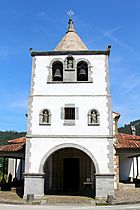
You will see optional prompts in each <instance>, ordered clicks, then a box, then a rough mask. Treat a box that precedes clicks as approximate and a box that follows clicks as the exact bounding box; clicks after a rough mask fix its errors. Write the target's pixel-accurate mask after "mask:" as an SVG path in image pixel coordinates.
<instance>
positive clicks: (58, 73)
mask: <svg viewBox="0 0 140 210" xmlns="http://www.w3.org/2000/svg"><path fill="white" fill-rule="evenodd" d="M52 80H53V81H63V64H62V63H61V62H60V61H55V62H54V63H53V64H52Z"/></svg>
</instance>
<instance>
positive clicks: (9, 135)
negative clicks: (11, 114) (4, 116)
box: [0, 131, 26, 145]
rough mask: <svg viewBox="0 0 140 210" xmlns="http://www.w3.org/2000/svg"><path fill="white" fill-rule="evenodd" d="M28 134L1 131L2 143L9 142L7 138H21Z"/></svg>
mask: <svg viewBox="0 0 140 210" xmlns="http://www.w3.org/2000/svg"><path fill="white" fill-rule="evenodd" d="M25 135H26V132H17V131H0V145H5V144H7V140H11V139H16V138H20V137H23V136H25Z"/></svg>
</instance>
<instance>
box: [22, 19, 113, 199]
mask: <svg viewBox="0 0 140 210" xmlns="http://www.w3.org/2000/svg"><path fill="white" fill-rule="evenodd" d="M30 53H31V56H32V79H31V89H30V96H29V105H28V122H27V136H26V153H25V174H24V180H25V181H24V198H26V197H27V195H28V194H34V197H35V198H40V197H42V196H43V195H44V194H49V193H64V194H76V193H81V194H86V192H87V191H88V192H89V191H90V194H92V195H93V196H95V197H96V198H106V197H107V195H108V194H110V195H114V162H113V157H114V154H113V129H112V127H113V126H112V106H111V95H110V87H109V86H110V84H109V72H108V71H109V69H108V58H109V54H110V46H109V47H108V48H107V50H104V51H101V50H99V51H98V50H96V51H93V50H88V48H87V47H86V46H85V44H84V43H83V41H82V40H81V38H80V37H79V35H78V34H77V32H76V31H75V29H74V24H73V20H72V18H71V17H70V19H69V25H68V30H67V32H66V34H65V36H64V37H63V38H62V40H61V41H60V42H59V44H58V45H57V46H56V48H55V49H54V50H53V51H45V52H36V51H33V50H32V49H31V50H30Z"/></svg>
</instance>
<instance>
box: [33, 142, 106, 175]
mask: <svg viewBox="0 0 140 210" xmlns="http://www.w3.org/2000/svg"><path fill="white" fill-rule="evenodd" d="M30 144H31V145H30V146H31V148H30V152H31V153H30V154H31V155H30V157H29V162H30V169H29V173H30V172H31V173H39V170H40V164H41V162H42V160H43V158H44V157H45V156H46V154H47V153H48V152H49V151H50V150H52V149H53V148H55V147H57V146H60V145H65V146H66V145H71V146H72V145H77V146H78V147H79V149H80V148H81V151H83V150H82V148H84V149H85V151H88V152H89V154H90V153H92V155H93V157H94V159H95V162H94V164H96V163H97V165H98V167H99V171H96V173H99V172H100V173H103V174H108V173H109V168H108V164H109V159H108V153H109V151H108V146H109V142H108V140H107V139H105V138H95V139H91V138H89V139H87V138H79V139H77V138H63V139H62V138H46V139H45V138H33V139H30ZM45 160H46V159H45ZM96 170H97V169H96ZM42 172H43V171H42Z"/></svg>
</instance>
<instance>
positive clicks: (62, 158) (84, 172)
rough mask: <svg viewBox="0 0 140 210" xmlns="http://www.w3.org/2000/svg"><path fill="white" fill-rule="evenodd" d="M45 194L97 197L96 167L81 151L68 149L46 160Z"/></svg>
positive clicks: (62, 149)
mask: <svg viewBox="0 0 140 210" xmlns="http://www.w3.org/2000/svg"><path fill="white" fill-rule="evenodd" d="M43 171H44V173H45V181H44V193H45V194H49V193H54V194H74V195H76V194H77V195H78V194H80V195H87V194H90V195H93V196H94V195H95V176H94V175H95V172H96V169H95V165H94V163H93V161H92V159H91V158H90V157H89V155H87V154H86V153H85V152H83V151H82V150H80V149H77V148H72V147H66V148H61V149H58V150H56V151H54V152H53V153H52V154H50V156H49V157H48V158H47V159H46V161H45V163H44V166H43Z"/></svg>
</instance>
